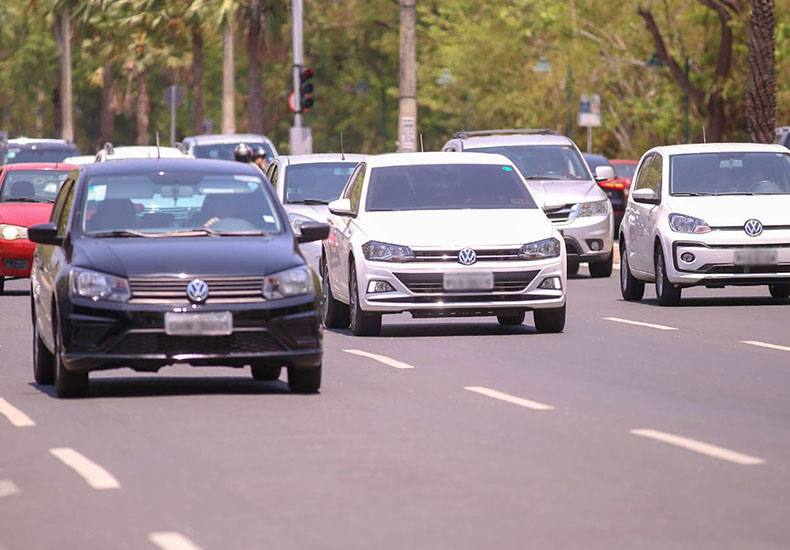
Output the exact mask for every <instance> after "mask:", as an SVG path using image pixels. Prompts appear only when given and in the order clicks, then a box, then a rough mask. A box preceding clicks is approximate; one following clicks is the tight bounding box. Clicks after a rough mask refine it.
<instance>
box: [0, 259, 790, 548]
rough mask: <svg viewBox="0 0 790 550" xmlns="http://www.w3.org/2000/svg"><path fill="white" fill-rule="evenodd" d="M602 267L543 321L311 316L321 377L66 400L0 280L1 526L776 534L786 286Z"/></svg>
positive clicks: (17, 302) (181, 539) (78, 533)
mask: <svg viewBox="0 0 790 550" xmlns="http://www.w3.org/2000/svg"><path fill="white" fill-rule="evenodd" d="M616 276H617V273H616V272H615V274H614V276H613V277H612V278H611V279H604V280H593V279H590V278H588V277H587V276H586V268H582V272H581V275H580V276H579V277H576V278H574V279H573V280H571V281H570V284H569V287H570V288H569V319H568V324H567V327H566V331H565V333H564V334H559V335H539V334H537V333H535V331H534V329H533V327H532V325H531V322H532V320H531V316H528V317H527V321H526V322H525V324H524V325H523V326H520V327H515V328H510V327H509V328H502V327H499V326H498V325H497V324H496V321H495V320H493V321H492V320H488V319H484V320H451V321H442V322H440V321H436V320H420V321H415V320H412V319H411V318H410V317H408V316H405V315H404V316H398V317H392V318H386V320H385V325H384V329H383V332H382V336H381V337H380V338H354V337H352V336H350V335H349V333H348V332H346V331H338V332H328V333H327V334H326V339H325V351H326V353H325V361H324V385H323V388H322V391H321V393H320V394H319V395H313V396H304V395H291V394H289V393H288V391H287V386H286V385H285V383H284V382H282V381H277V382H271V383H264V382H253V381H252V380H251V378H250V377H249V373H248V372H247V371H246V370H236V369H230V368H228V369H225V368H219V369H217V368H200V369H194V368H189V367H184V366H178V367H170V368H166V369H163V370H162V371H160V372H159V373H158V374H157V375H147V374H136V373H133V372H132V371H115V372H109V373H101V374H97V375H93V376H92V386H91V395H90V397H89V398H87V399H80V400H58V399H56V398H54V397H53V392H52V390H51V389H50V388H46V387H38V386H36V385H35V384H34V383H33V382H32V366H31V349H30V348H31V329H30V320H29V313H28V312H29V296H28V295H27V292H26V288H27V285H28V282H27V281H18V282H12V283H9V284H8V285H7V288H9V289H11V291H12V292H11V293H10V295H6V296H2V297H0V549H2V550H31V549H35V550H39V549H43V550H48V549H58V550H70V549H75V550H76V549H79V550H90V549H97V550H98V549H101V550H106V549H114V550H120V549H156V548H162V549H166V550H194V549H196V548H198V549H203V550H219V549H222V550H236V549H269V548H270V549H277V550H287V549H343V550H350V549H365V550H369V549H372V548H387V549H390V548H391V549H398V550H400V549H406V548H408V549H426V550H428V549H431V550H435V549H466V548H469V549H472V548H474V549H482V548H485V549H488V548H507V549H510V548H513V549H516V548H517V549H524V548H530V549H543V548H546V549H579V548H584V549H599V548H600V549H607V550H610V549H617V548H628V549H641V548H651V549H652V548H655V549H662V550H663V549H716V550H721V549H725V548H726V549H729V548H738V549H741V548H742V549H750V550H752V549H767V548H772V549H773V548H776V549H786V548H788V547H789V546H790V521H788V518H790V429H788V428H789V427H790V399H789V398H788V396H790V330H788V327H790V323H788V320H790V304H788V303H783V304H777V303H775V302H773V301H772V300H771V299H770V298H769V297H768V291H767V289H766V288H759V287H758V288H746V289H726V290H704V289H702V290H692V291H686V292H685V296H687V297H692V299H690V300H686V301H685V302H684V303H683V305H682V306H681V307H677V308H660V307H658V306H657V304H656V303H655V301H654V300H653V296H654V293H653V290H652V288H650V289H648V291H647V293H646V295H647V296H648V297H649V299H647V300H645V301H644V302H642V303H639V304H631V303H625V302H623V301H622V300H620V297H619V291H618V287H617V279H616ZM634 323H646V324H634ZM744 342H752V343H744ZM766 346H769V347H766ZM770 346H776V347H770ZM284 378H285V373H283V379H284Z"/></svg>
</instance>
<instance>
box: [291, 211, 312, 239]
mask: <svg viewBox="0 0 790 550" xmlns="http://www.w3.org/2000/svg"><path fill="white" fill-rule="evenodd" d="M288 221H290V222H291V228H293V230H294V234H295V235H296V236H297V237H298V236H300V235H301V234H302V225H304V224H306V223H318V222H316V221H315V220H314V219H312V218H308V217H307V216H303V215H301V214H296V213H294V212H292V213H290V214H288Z"/></svg>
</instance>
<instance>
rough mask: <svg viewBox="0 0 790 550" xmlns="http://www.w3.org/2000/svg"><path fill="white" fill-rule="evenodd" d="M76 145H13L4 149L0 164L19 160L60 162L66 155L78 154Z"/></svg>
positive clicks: (15, 162) (14, 162) (16, 162)
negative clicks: (43, 146) (41, 146)
mask: <svg viewBox="0 0 790 550" xmlns="http://www.w3.org/2000/svg"><path fill="white" fill-rule="evenodd" d="M79 154H80V152H79V150H78V149H77V148H76V147H73V146H71V147H62V148H61V147H58V148H52V147H47V148H41V149H33V148H30V147H13V146H10V147H8V149H6V151H5V154H4V155H3V159H2V163H0V164H19V163H21V162H60V161H62V160H63V159H65V158H67V157H71V156H73V155H79Z"/></svg>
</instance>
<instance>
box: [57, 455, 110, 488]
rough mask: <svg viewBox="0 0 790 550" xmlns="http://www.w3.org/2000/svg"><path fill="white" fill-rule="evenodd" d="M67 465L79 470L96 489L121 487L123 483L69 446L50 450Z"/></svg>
mask: <svg viewBox="0 0 790 550" xmlns="http://www.w3.org/2000/svg"><path fill="white" fill-rule="evenodd" d="M49 452H50V453H52V454H53V455H54V456H55V457H57V458H59V459H60V460H61V461H62V462H63V463H64V464H65V465H66V466H68V467H69V468H71V469H72V470H74V471H75V472H77V473H78V474H79V475H80V476H82V478H83V479H84V480H85V481H86V482H87V483H88V485H90V486H91V487H93V488H94V489H120V488H121V484H120V483H119V482H118V480H117V479H115V477H114V476H113V475H112V474H111V473H110V472H108V471H107V470H105V469H104V468H102V467H101V466H99V465H98V464H96V463H95V462H93V461H92V460H91V459H89V458H87V457H86V456H84V455H82V454H80V453H78V452H77V451H75V450H74V449H71V448H69V447H57V448H54V449H50V450H49Z"/></svg>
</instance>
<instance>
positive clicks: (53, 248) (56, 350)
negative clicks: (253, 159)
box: [29, 159, 328, 397]
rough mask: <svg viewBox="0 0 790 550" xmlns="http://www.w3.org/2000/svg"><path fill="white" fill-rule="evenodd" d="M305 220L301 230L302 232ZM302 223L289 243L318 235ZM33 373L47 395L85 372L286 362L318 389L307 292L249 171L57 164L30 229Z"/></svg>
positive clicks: (76, 385)
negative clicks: (40, 216) (62, 173)
mask: <svg viewBox="0 0 790 550" xmlns="http://www.w3.org/2000/svg"><path fill="white" fill-rule="evenodd" d="M305 229H307V230H306V231H305ZM327 234H328V226H326V225H322V224H314V225H311V226H310V227H307V228H305V227H304V226H303V227H302V234H301V236H300V237H299V239H298V242H308V241H311V240H321V239H324V238H326V236H327ZM29 237H30V239H31V240H32V241H35V242H36V243H38V246H37V248H36V253H35V257H34V261H33V269H32V273H31V285H32V291H31V299H32V315H33V327H34V335H33V355H34V375H35V380H36V382H38V383H39V384H52V383H54V384H55V387H56V392H57V395H58V396H61V397H75V396H82V395H85V394H87V392H88V385H89V376H88V373H89V372H91V371H94V370H100V369H113V368H120V367H130V368H132V369H135V370H138V371H157V370H158V369H159V368H161V367H162V366H165V365H169V364H173V363H189V364H191V365H223V366H234V367H243V366H245V365H250V366H251V370H252V376H253V378H255V379H256V380H273V379H276V378H278V377H279V376H280V373H281V369H282V367H284V366H285V367H287V369H288V384H289V386H290V388H291V390H292V391H296V392H308V393H309V392H316V391H318V389H319V387H320V385H321V354H322V351H321V337H322V334H321V328H320V327H321V322H320V313H319V311H320V308H319V305H320V301H321V296H320V291H319V290H317V288H318V285H317V284H316V280H315V279H316V275H315V274H314V273H313V272H312V271H311V270H310V269H309V268H308V267H307V265H306V264H305V260H304V258H303V257H302V256H301V254H300V253H299V249H298V246H297V239H296V238H295V237H294V234H293V232H292V230H291V226H290V224H289V223H288V217H287V215H286V214H285V213H284V211H283V209H282V207H281V206H280V204H279V202H278V201H277V198H276V196H275V195H274V192H273V190H272V186H271V185H270V184H269V183H268V182H266V180H265V179H264V178H263V176H262V174H261V172H260V170H258V169H257V168H254V167H252V166H250V165H245V164H242V163H229V162H222V161H212V160H192V159H183V160H182V159H152V160H129V161H116V162H108V163H101V164H91V165H84V166H81V167H80V168H79V169H78V170H74V171H73V172H71V173H70V175H69V176H68V178H67V179H66V181H65V183H64V184H63V186H62V188H61V190H60V192H59V194H58V196H57V199H56V201H55V205H54V209H53V212H52V218H51V220H50V222H49V223H47V224H41V225H38V226H33V227H31V228H30V230H29Z"/></svg>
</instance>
